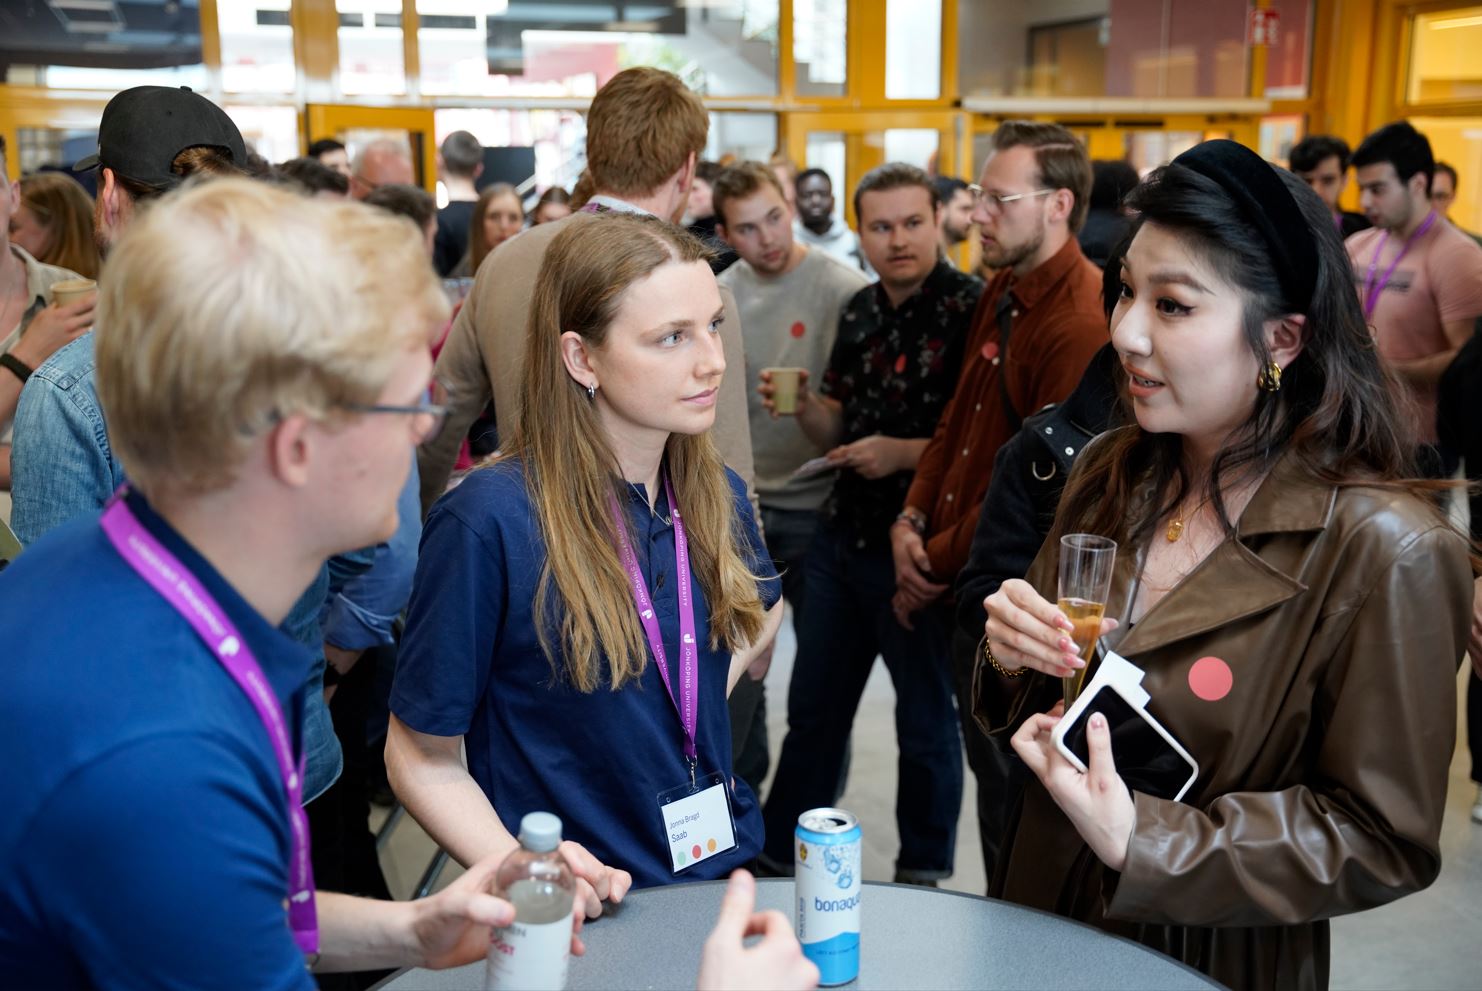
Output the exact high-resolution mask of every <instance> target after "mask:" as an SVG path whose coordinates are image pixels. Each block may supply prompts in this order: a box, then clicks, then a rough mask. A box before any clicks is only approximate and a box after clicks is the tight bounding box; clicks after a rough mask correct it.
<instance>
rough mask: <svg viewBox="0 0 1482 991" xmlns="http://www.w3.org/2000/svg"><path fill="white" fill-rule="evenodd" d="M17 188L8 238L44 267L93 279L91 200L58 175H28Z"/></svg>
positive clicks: (94, 249)
mask: <svg viewBox="0 0 1482 991" xmlns="http://www.w3.org/2000/svg"><path fill="white" fill-rule="evenodd" d="M19 186H20V191H21V201H20V205H19V206H18V207H17V208H16V211H15V213H14V214H12V215H11V218H10V239H11V240H12V241H14V242H15V243H16V244H19V245H20V246H21V247H22V248H25V249H26V250H27V251H29V252H30V253H31V257H33V258H35V259H36V260H37V261H39V262H41V263H42V264H43V265H56V266H57V267H58V268H65V269H70V270H72V271H73V272H76V273H77V274H78V275H80V276H82V277H83V278H84V279H96V278H97V277H98V264H99V259H98V245H97V243H96V242H95V241H94V240H93V200H92V197H90V196H88V194H87V191H86V190H84V189H83V188H82V187H81V186H79V185H78V184H77V182H76V181H74V180H72V179H69V178H68V177H67V176H64V175H62V174H60V173H57V172H41V173H38V174H36V175H33V176H27V177H26V178H24V179H22V180H21V181H20V183H19Z"/></svg>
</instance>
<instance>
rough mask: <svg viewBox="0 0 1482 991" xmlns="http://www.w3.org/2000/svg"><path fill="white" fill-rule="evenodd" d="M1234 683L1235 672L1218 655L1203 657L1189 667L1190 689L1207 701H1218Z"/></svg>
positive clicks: (1228, 692)
mask: <svg viewBox="0 0 1482 991" xmlns="http://www.w3.org/2000/svg"><path fill="white" fill-rule="evenodd" d="M1234 685H1235V673H1234V672H1233V671H1231V670H1230V665H1228V664H1226V663H1225V662H1224V661H1222V660H1220V659H1219V658H1218V657H1201V658H1199V659H1198V660H1197V661H1195V662H1194V666H1193V667H1191V668H1189V689H1190V690H1191V691H1192V692H1193V693H1194V694H1195V695H1197V696H1199V697H1200V698H1201V699H1203V700H1204V701H1206V702H1218V701H1219V700H1220V699H1222V698H1224V697H1225V696H1226V695H1229V694H1230V689H1231V688H1232V687H1234Z"/></svg>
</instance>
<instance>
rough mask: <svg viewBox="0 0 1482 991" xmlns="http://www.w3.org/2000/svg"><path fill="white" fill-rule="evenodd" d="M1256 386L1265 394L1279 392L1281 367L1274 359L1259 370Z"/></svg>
mask: <svg viewBox="0 0 1482 991" xmlns="http://www.w3.org/2000/svg"><path fill="white" fill-rule="evenodd" d="M1256 385H1258V386H1260V387H1261V388H1262V389H1263V390H1265V391H1266V392H1280V391H1281V366H1280V365H1278V364H1277V363H1276V359H1274V358H1273V359H1272V360H1270V361H1268V362H1266V367H1265V368H1263V369H1261V374H1260V377H1259V378H1257V379H1256Z"/></svg>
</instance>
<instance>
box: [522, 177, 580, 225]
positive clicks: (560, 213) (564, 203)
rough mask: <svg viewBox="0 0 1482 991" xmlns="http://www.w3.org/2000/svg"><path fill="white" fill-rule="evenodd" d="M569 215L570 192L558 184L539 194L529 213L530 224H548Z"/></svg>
mask: <svg viewBox="0 0 1482 991" xmlns="http://www.w3.org/2000/svg"><path fill="white" fill-rule="evenodd" d="M570 215H571V194H570V193H568V192H567V191H566V190H564V189H562V188H561V187H560V186H552V187H551V188H550V189H547V190H546V191H545V192H543V193H541V194H540V199H539V200H537V201H536V203H535V210H534V211H533V212H532V213H531V214H530V226H531V227H534V226H535V225H536V224H548V223H550V222H551V221H552V220H560V219H561V218H562V217H569V216H570Z"/></svg>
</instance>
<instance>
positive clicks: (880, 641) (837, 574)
mask: <svg viewBox="0 0 1482 991" xmlns="http://www.w3.org/2000/svg"><path fill="white" fill-rule="evenodd" d="M940 211H941V206H940V203H939V201H938V199H937V193H936V190H935V188H934V186H933V185H932V182H931V180H930V179H929V178H928V177H927V175H926V174H925V173H924V172H922V171H921V170H920V169H917V168H914V167H912V166H909V165H898V164H892V165H884V166H881V167H880V168H878V169H875V170H874V171H873V172H870V173H869V174H868V175H866V176H865V177H864V179H863V180H862V181H861V182H860V185H859V188H858V189H857V190H856V191H855V214H856V215H857V216H858V218H859V227H860V242H861V245H862V247H863V249H864V251H865V254H866V255H867V256H868V258H869V261H870V265H871V266H872V267H873V268H874V269H875V271H876V272H878V273H880V282H879V283H877V284H875V285H872V286H868V287H866V288H864V289H862V290H860V291H859V292H858V293H857V294H856V295H855V296H854V297H853V299H851V300H850V301H849V303H848V305H846V306H845V308H844V313H843V317H842V319H841V321H840V323H839V333H838V337H837V338H836V340H835V343H834V347H833V352H832V354H831V356H830V358H829V363H828V368H827V371H826V372H825V373H824V376H823V382H822V387H821V392H822V395H818V394H816V393H814V392H812V391H811V390H806V391H805V393H804V395H803V396H801V397H800V401H799V408H798V425H799V426H801V427H802V428H803V430H804V432H805V433H807V434H808V436H809V438H810V439H811V440H813V442H814V443H815V444H818V445H819V446H820V447H822V448H825V449H827V450H828V451H829V454H828V458H829V461H830V463H831V464H832V465H833V466H834V467H837V468H839V469H841V470H840V471H839V475H838V479H837V480H836V481H835V482H834V487H833V491H832V493H831V494H830V496H829V499H828V501H827V503H826V504H825V508H824V517H823V522H822V523H821V524H820V527H819V530H818V533H817V535H816V536H815V538H814V542H813V546H812V548H811V549H810V551H809V554H808V559H807V560H808V563H807V577H806V584H807V589H808V609H807V610H806V611H805V613H804V616H803V620H802V623H801V625H800V627H799V629H798V652H797V660H796V662H795V663H794V667H793V677H792V684H791V687H790V689H789V696H788V733H787V738H786V740H785V741H784V743H783V745H782V757H781V759H780V761H779V763H778V767H777V776H776V778H775V779H774V780H773V783H772V791H771V795H770V797H769V798H768V800H767V805H766V811H765V815H766V823H767V844H766V847H765V852H764V853H763V857H762V861H763V865H764V866H765V867H767V868H771V869H773V870H777V871H779V872H787V871H788V870H789V869H790V866H791V864H792V826H793V825H794V824H795V823H796V822H797V817H798V815H799V814H800V813H801V812H803V811H805V810H807V809H809V808H813V807H815V806H819V805H828V804H830V803H831V802H833V801H834V800H835V799H836V798H837V795H835V790H836V789H837V787H838V783H839V776H840V768H841V765H842V763H843V760H844V749H845V741H846V740H847V739H848V737H849V732H850V728H851V727H852V725H853V722H854V714H855V710H856V709H857V708H858V706H859V699H860V695H861V693H862V692H863V691H864V685H865V680H866V679H867V678H868V677H869V673H870V668H871V667H872V666H873V664H874V660H875V657H876V655H877V654H879V655H883V656H884V659H885V665H886V667H887V668H888V669H889V671H890V675H891V678H892V680H893V681H894V682H895V691H896V728H897V732H898V733H899V735H900V755H901V756H900V785H899V788H900V792H899V796H898V799H897V803H896V809H897V819H898V825H899V828H900V837H901V848H900V854H899V856H898V858H897V860H896V879H897V880H898V881H908V882H914V883H924V884H934V883H935V882H936V881H937V880H938V879H940V878H944V877H948V876H950V875H951V873H952V854H953V849H954V845H955V843H954V840H955V834H956V825H957V813H958V809H959V807H960V805H961V800H962V758H961V752H960V746H959V742H958V736H957V726H956V719H955V716H954V714H953V708H952V679H951V671H950V664H949V659H948V641H947V631H946V630H945V629H944V627H943V626H942V624H940V623H936V622H919V623H917V624H915V629H905V628H903V627H902V626H900V625H899V624H898V623H897V622H896V621H895V617H894V616H893V614H892V612H891V609H890V600H891V597H892V596H893V595H894V593H895V571H894V565H893V562H892V558H891V549H890V526H891V523H892V522H893V521H894V520H895V517H896V511H897V510H898V509H899V508H900V507H901V505H902V503H903V502H904V501H905V495H906V491H907V490H908V489H909V488H910V485H911V477H912V471H913V469H914V468H915V466H916V460H917V458H919V457H920V455H921V451H922V450H923V449H924V448H925V447H926V442H927V439H928V438H930V437H931V434H932V430H933V429H934V428H935V427H936V423H937V419H938V417H939V416H940V414H941V412H942V409H943V407H944V406H945V405H946V403H947V400H948V399H950V398H951V396H952V390H953V388H954V386H955V385H956V382H957V372H958V369H959V367H960V366H961V364H962V354H963V348H964V345H965V341H966V339H967V334H968V329H969V324H970V322H971V318H972V314H973V310H974V308H975V307H976V305H977V302H978V297H979V296H980V295H981V294H982V292H983V284H982V283H981V282H980V281H978V280H977V279H975V278H973V277H972V276H969V275H963V274H962V273H960V272H958V271H957V270H956V269H954V268H953V267H952V266H951V265H950V264H948V263H947V262H946V261H940V260H938V258H939V256H938V251H937V230H938V226H937V222H938V220H939V219H940Z"/></svg>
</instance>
